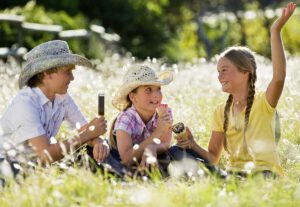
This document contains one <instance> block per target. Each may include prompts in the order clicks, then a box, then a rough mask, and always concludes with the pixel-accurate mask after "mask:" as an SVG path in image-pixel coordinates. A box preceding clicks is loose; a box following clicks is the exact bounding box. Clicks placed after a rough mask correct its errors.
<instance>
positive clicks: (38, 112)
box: [0, 40, 109, 164]
mask: <svg viewBox="0 0 300 207" xmlns="http://www.w3.org/2000/svg"><path fill="white" fill-rule="evenodd" d="M25 59H26V62H25V65H24V67H23V70H22V71H21V74H20V77H19V88H20V91H19V92H18V94H17V95H16V96H15V97H14V98H13V100H12V101H11V103H10V105H9V106H8V108H7V109H6V111H5V112H4V114H3V116H2V118H1V119H0V143H1V144H0V152H1V151H2V157H5V156H6V158H7V159H8V160H11V159H14V158H15V156H14V158H12V157H9V155H8V154H7V153H6V151H8V150H10V149H12V148H13V149H20V148H19V146H22V149H23V150H21V151H20V150H18V152H19V153H20V156H30V158H31V159H34V160H37V161H38V162H41V163H42V164H46V163H52V162H55V161H57V160H59V159H61V158H63V157H64V155H65V153H68V152H70V151H71V150H75V149H77V148H79V147H80V146H82V145H83V144H85V143H88V144H89V145H90V146H92V147H93V157H94V159H95V160H96V161H98V162H100V161H103V160H104V159H105V158H106V157H107V156H108V154H109V148H108V146H107V145H105V144H103V142H102V139H100V138H99V136H100V135H102V134H104V133H105V132H106V120H105V119H104V117H98V118H94V119H93V120H92V121H91V122H89V123H88V122H87V120H86V119H85V117H84V116H83V114H82V113H81V112H80V110H79V108H78V107H77V105H76V104H75V102H74V101H73V99H72V98H71V96H69V95H68V93H67V91H68V87H69V84H70V83H71V81H73V80H74V77H73V73H72V71H73V70H74V69H75V65H80V66H84V67H91V63H90V61H89V60H87V59H86V58H84V57H82V56H79V55H75V54H71V52H70V50H69V46H68V44H67V43H66V42H65V41H61V40H54V41H49V42H45V43H43V44H40V45H38V46H36V47H35V48H33V49H32V50H31V51H30V52H28V53H27V54H26V55H25ZM64 120H65V121H67V122H68V123H69V125H70V126H71V127H72V128H74V129H76V128H77V129H78V128H80V129H79V131H80V133H79V134H78V136H75V137H73V138H70V139H67V140H63V141H61V142H58V143H54V144H51V143H50V139H51V138H53V137H55V136H56V134H57V132H58V130H59V128H60V126H61V124H62V122H63V121H64ZM78 126H80V127H78ZM90 126H93V127H92V128H93V129H94V130H89V128H90ZM8 146H9V147H8ZM32 156H33V157H32ZM17 161H18V160H17Z"/></svg>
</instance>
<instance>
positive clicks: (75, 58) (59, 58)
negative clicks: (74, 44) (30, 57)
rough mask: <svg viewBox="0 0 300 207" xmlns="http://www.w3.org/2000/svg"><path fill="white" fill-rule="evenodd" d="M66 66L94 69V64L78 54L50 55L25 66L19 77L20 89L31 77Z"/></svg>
mask: <svg viewBox="0 0 300 207" xmlns="http://www.w3.org/2000/svg"><path fill="white" fill-rule="evenodd" d="M66 65H80V66H85V67H90V68H91V67H92V63H91V62H90V61H89V60H88V59H86V58H85V57H82V56H80V55H76V54H63V55H51V56H50V55H49V56H46V57H42V58H39V59H35V60H34V61H33V62H29V63H27V64H26V65H25V66H24V69H23V70H22V72H21V74H20V76H19V88H20V89H21V88H23V87H24V86H25V85H26V84H27V82H28V81H29V79H30V78H31V77H33V76H34V75H36V74H38V73H40V72H43V71H46V70H48V69H50V68H55V67H62V66H66Z"/></svg>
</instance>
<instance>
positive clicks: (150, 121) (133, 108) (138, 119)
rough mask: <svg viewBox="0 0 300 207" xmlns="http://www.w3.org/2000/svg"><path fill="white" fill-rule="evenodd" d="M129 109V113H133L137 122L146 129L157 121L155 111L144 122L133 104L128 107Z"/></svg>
mask: <svg viewBox="0 0 300 207" xmlns="http://www.w3.org/2000/svg"><path fill="white" fill-rule="evenodd" d="M129 110H130V111H131V113H133V114H134V116H135V117H136V119H137V121H138V123H140V124H141V125H142V126H143V127H146V128H147V129H149V128H150V127H151V126H156V122H157V114H156V113H154V114H153V116H152V117H151V119H150V120H149V121H148V122H147V123H146V124H145V123H144V121H143V120H142V118H141V116H140V115H139V113H138V112H137V110H136V108H135V107H134V105H133V104H132V106H131V107H130V108H129Z"/></svg>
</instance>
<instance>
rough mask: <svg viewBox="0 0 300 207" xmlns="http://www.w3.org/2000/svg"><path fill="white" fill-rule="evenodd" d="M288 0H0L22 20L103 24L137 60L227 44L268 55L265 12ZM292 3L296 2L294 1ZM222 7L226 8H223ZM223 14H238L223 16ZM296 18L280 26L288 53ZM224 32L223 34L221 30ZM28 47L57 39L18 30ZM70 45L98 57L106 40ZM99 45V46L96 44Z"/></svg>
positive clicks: (185, 56)
mask: <svg viewBox="0 0 300 207" xmlns="http://www.w3.org/2000/svg"><path fill="white" fill-rule="evenodd" d="M286 2H287V1H281V0H280V1H275V0H264V1H254V0H246V1H245V0H243V1H231V0H212V1H206V0H205V1H196V0H189V1H180V0H172V1H170V0H110V1H105V0H97V1H96V0H86V1H79V0H62V1H46V0H36V1H25V0H15V1H9V0H2V1H1V4H0V13H11V14H20V15H23V16H24V17H25V21H27V22H34V23H42V24H58V25H61V26H62V27H63V30H68V29H88V28H89V26H90V24H93V23H95V24H98V25H103V26H104V27H105V28H106V32H108V33H112V32H114V33H117V34H119V35H120V37H121V40H120V42H119V43H118V46H119V47H118V48H119V50H118V52H120V53H123V52H126V51H129V52H131V53H132V54H133V56H136V57H138V58H140V59H145V58H147V57H156V58H166V60H168V61H171V62H176V61H191V60H192V59H194V58H196V57H206V58H208V59H210V58H211V57H212V56H213V55H215V54H218V53H220V52H221V51H222V50H223V49H224V48H225V47H227V46H230V45H245V44H246V45H247V46H249V47H250V48H251V49H253V50H254V51H256V52H257V53H258V54H261V55H263V56H266V57H270V53H269V51H270V45H269V43H268V42H269V32H268V31H269V28H268V27H269V26H270V23H271V22H272V21H273V18H275V17H273V18H271V17H268V18H267V17H266V11H267V10H268V9H271V10H274V9H276V8H278V7H280V6H282V5H284V4H286ZM296 2H297V1H296ZM245 11H253V12H254V13H255V14H256V17H255V18H254V19H248V18H244V17H243V16H241V15H240V13H239V12H245ZM226 12H227V13H226ZM227 14H234V15H235V16H236V17H238V18H240V19H238V20H237V19H235V20H230V21H228V15H227ZM205 17H210V18H209V19H210V20H208V21H203V23H204V30H205V34H206V36H207V39H208V41H209V42H210V44H211V47H212V52H211V53H212V54H208V52H207V48H206V47H205V42H204V40H203V39H201V37H200V36H199V24H198V23H199V18H200V19H204V18H205ZM299 25H300V17H299V15H297V12H296V15H295V16H294V17H293V19H292V20H291V21H290V23H289V25H288V26H287V27H286V28H285V31H284V32H285V33H286V34H285V35H284V41H285V43H286V49H287V50H288V52H289V53H291V54H299V52H300V49H299V48H300V47H299V45H300V39H299V38H298V34H299V31H300V29H299V28H300V27H299ZM17 33H18V30H17V28H16V26H15V25H12V24H8V23H5V22H0V36H1V39H0V46H6V47H10V46H11V45H13V44H14V43H16V37H17ZM224 34H226V35H224ZM22 35H23V36H24V42H23V43H22V44H23V45H24V46H25V47H27V48H29V49H30V48H32V47H33V46H35V45H37V44H39V43H41V42H44V41H47V40H50V39H54V38H57V37H56V36H55V35H53V34H50V33H36V32H35V33H33V32H29V31H22ZM70 44H71V49H72V50H73V51H75V52H77V53H81V54H85V55H87V56H88V57H91V58H100V59H101V58H103V56H104V54H103V53H105V51H106V49H107V47H108V48H109V47H110V45H107V44H106V43H105V42H103V41H100V40H99V39H97V38H95V37H93V38H90V39H88V40H86V39H74V40H71V41H70ZM97 48H98V49H97Z"/></svg>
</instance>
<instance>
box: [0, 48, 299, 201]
mask: <svg viewBox="0 0 300 207" xmlns="http://www.w3.org/2000/svg"><path fill="white" fill-rule="evenodd" d="M256 58H257V64H258V71H257V74H258V80H257V83H256V88H257V90H258V91H260V90H265V89H266V87H267V84H268V82H269V81H270V79H271V77H272V64H271V62H270V61H269V60H267V59H265V58H263V57H260V56H257V57H256ZM135 62H137V61H136V60H135V58H134V57H131V56H128V57H121V56H119V55H118V54H113V55H111V56H107V57H105V58H104V60H103V61H101V62H99V61H96V60H94V64H95V68H94V69H93V70H92V69H84V68H78V69H77V70H75V71H74V77H75V80H74V81H73V82H72V83H71V85H70V88H69V92H70V94H71V95H72V96H73V98H74V99H75V101H76V102H77V104H78V105H79V107H80V108H81V109H82V111H83V113H84V114H85V115H86V116H87V118H89V119H91V118H92V117H94V116H96V115H97V94H98V93H105V95H106V96H105V98H106V99H105V104H106V108H105V110H106V113H105V114H106V115H105V116H106V118H107V120H111V119H112V118H113V117H114V116H115V115H116V114H117V113H118V111H117V110H116V109H114V108H113V107H112V105H111V98H112V95H113V94H114V93H115V91H116V90H117V88H118V86H119V85H120V84H121V80H122V77H123V74H124V72H125V69H126V66H128V65H130V64H132V63H135ZM144 62H145V63H147V64H150V65H152V66H153V67H154V68H156V69H157V70H167V69H171V70H174V72H175V76H174V81H173V82H172V83H171V84H170V85H168V86H165V87H163V93H164V100H163V102H164V103H168V105H169V106H170V107H171V108H172V110H173V114H174V122H175V123H176V122H179V121H181V122H184V123H185V124H186V125H187V126H189V127H190V129H191V130H192V132H193V133H194V134H195V135H196V139H197V141H198V142H199V143H200V144H201V145H202V146H203V147H207V144H208V140H209V138H210V133H211V131H210V128H211V121H212V113H213V110H214V108H215V106H216V105H217V104H219V103H222V102H224V101H225V100H226V97H227V96H226V94H224V93H223V92H221V86H220V84H219V82H218V79H217V70H216V62H215V61H214V60H213V61H212V62H210V63H208V62H206V61H205V60H204V59H195V60H193V61H191V62H188V63H184V62H180V63H178V64H173V65H168V64H165V63H164V62H163V61H162V60H158V59H149V58H148V59H147V60H145V61H144ZM299 65H300V58H296V57H288V59H287V77H286V84H285V88H284V92H283V95H282V97H281V100H280V102H279V105H278V111H279V114H280V122H281V138H280V141H279V143H278V151H279V155H280V159H281V162H282V166H283V168H284V170H285V177H284V178H282V179H276V180H264V179H263V178H261V177H255V178H249V179H246V180H240V179H236V178H234V177H231V178H229V179H227V180H223V179H219V178H216V177H214V176H205V175H203V173H202V171H197V173H196V174H192V173H190V174H189V173H188V175H189V176H188V178H184V179H183V178H178V177H177V176H171V177H170V178H168V179H160V178H159V177H157V176H154V177H153V179H146V178H145V179H138V180H134V179H133V180H126V181H124V180H119V179H116V178H114V177H109V176H108V175H106V174H100V173H97V174H93V173H91V172H89V171H88V170H86V169H84V168H78V167H76V166H71V167H66V166H65V165H63V164H57V165H53V166H51V167H48V168H44V169H39V170H36V171H35V172H31V173H30V175H28V177H27V178H26V179H24V180H22V179H21V180H19V181H18V183H16V182H14V181H13V180H11V181H10V182H9V183H8V185H7V186H6V187H5V188H2V189H0V206H1V207H5V206H24V207H26V206H28V207H29V206H60V207H61V206H95V207H96V206H98V207H100V206H122V207H123V206H155V207H158V206H172V207H175V206H178V207H179V206H180V207H181V206H207V207H210V206H300V179H299V178H300V122H299V119H300V112H299V109H300V91H299V88H300V70H299ZM19 71H20V65H18V64H17V63H16V62H15V61H14V60H13V59H8V61H7V62H5V63H4V62H0V114H2V113H3V111H4V110H5V107H6V106H7V104H8V103H9V101H10V99H11V98H12V97H13V96H14V95H15V94H16V93H17V91H18V85H17V80H18V73H19ZM73 133H74V131H69V130H68V128H67V126H63V128H62V130H61V131H60V132H59V135H58V136H57V137H59V138H60V139H64V138H66V137H69V136H71V135H72V134H73ZM219 167H221V168H225V167H226V153H225V152H223V157H222V161H221V163H220V166H219Z"/></svg>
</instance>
